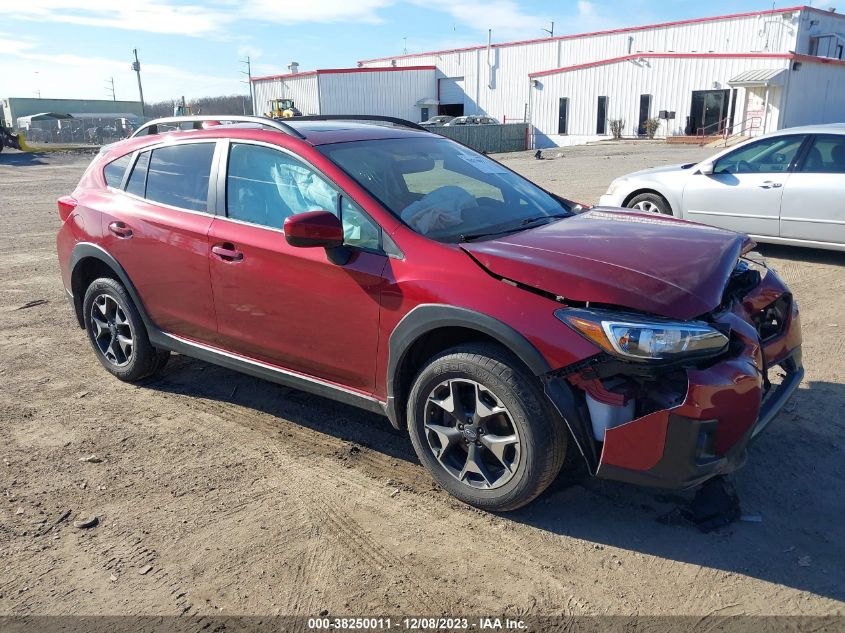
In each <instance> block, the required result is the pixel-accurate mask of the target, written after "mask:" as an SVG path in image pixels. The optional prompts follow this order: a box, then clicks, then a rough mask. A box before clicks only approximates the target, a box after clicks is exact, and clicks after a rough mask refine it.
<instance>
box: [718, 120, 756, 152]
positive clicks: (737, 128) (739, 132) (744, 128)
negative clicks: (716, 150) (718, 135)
mask: <svg viewBox="0 0 845 633" xmlns="http://www.w3.org/2000/svg"><path fill="white" fill-rule="evenodd" d="M754 129H757V130H762V129H763V118H762V117H759V116H752V117H748V118H747V119H745V120H744V121H742V122H740V123H739V124H738V125H733V126H731V128H730V129H729V130H728V129H726V130H725V134H724V142H725V144H724V147H727V146H728V145H729V144H730V141H731V139H735V138H739V137H740V136H750V135H749V134H746V133H747V132H751V131H752V130H754Z"/></svg>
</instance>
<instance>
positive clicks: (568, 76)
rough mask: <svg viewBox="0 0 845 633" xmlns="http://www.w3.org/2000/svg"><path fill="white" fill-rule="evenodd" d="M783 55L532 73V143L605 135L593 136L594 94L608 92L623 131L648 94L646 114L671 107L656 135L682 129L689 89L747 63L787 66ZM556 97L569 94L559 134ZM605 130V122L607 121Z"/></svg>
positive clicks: (717, 81)
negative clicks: (564, 122) (672, 116)
mask: <svg viewBox="0 0 845 633" xmlns="http://www.w3.org/2000/svg"><path fill="white" fill-rule="evenodd" d="M787 65H788V60H786V59H749V58H739V59H737V58H729V59H725V58H721V59H720V58H699V59H689V58H687V59H677V58H675V59H673V58H662V59H661V58H657V59H655V58H651V59H649V58H646V60H645V62H644V63H638V62H636V61H624V62H617V63H612V64H605V65H601V66H592V67H589V68H584V69H581V70H574V71H568V72H562V73H557V74H553V75H545V76H542V77H538V78H537V81H538V83H537V86H536V88H534V90H533V94H532V108H531V109H532V123H533V124H534V125H535V127H536V144H537V147H552V146H554V145H573V144H577V143H584V142H588V141H591V140H598V139H601V138H608V136H597V135H596V133H595V132H596V116H597V103H598V97H599V95H604V96H607V97H608V109H607V118H608V121H609V120H610V119H616V118H621V119H624V121H625V128H624V131H623V133H624V134H625V135H631V134H635V133H636V125H637V121H638V116H639V105H640V95H641V94H650V95H652V105H651V113H650V114H651V116H653V117H654V116H657V114H658V112H659V111H660V110H674V111H675V113H676V118H675V119H674V121H670V122H669V128H668V129H667V128H666V127H665V122H664V126H661V129H660V131H659V135H661V136H662V135H665V134H683V133H684V125H685V123H686V117H687V116H688V115H689V113H690V100H691V96H692V91H693V90H712V89H714V87H715V88H722V89H727V88H729V87H730V86H728V84H727V82H728V80H729V79H731V77H734V76H736V75H738V74H739V73H740V72H742V71H745V70H749V69H752V68H786V67H787ZM744 93H745V90H744V89H742V88H740V89H739V90H738V94H737V107H736V118H735V121H736V122H737V123H739V122H741V121H742V120H743V118H744V117H743V111H744V110H743V108H744V100H745V94H744ZM781 96H782V92H778V93H777V94H775V93H774V92H773V93H772V95H771V98H770V106H771V109H770V113H769V129H777V120H778V112H779V110H780V99H781ZM561 97H567V98H568V99H569V128H568V131H569V134H568V135H566V136H561V135H558V133H557V129H558V106H559V100H560V98H561ZM607 131H608V134H609V133H610V126H609V124H608V129H607Z"/></svg>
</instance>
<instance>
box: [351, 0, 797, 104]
mask: <svg viewBox="0 0 845 633" xmlns="http://www.w3.org/2000/svg"><path fill="white" fill-rule="evenodd" d="M800 18H801V12H798V11H795V12H787V13H782V12H778V13H773V14H768V15H760V16H758V15H755V16H748V17H738V18H731V19H724V20H715V21H703V22H695V23H691V24H676V25H668V26H663V27H651V28H646V29H639V30H626V31H621V32H614V33H605V34H596V35H585V36H576V37H569V38H566V39H563V38H561V39H548V40H537V41H533V42H529V43H524V44H508V45H498V46H495V45H494V46H493V47H492V52H491V58H492V61H493V64H494V66H493V71H492V88H490V87H489V86H490V85H491V77H490V73H489V72H488V66H487V49H486V47H480V48H476V49H472V50H465V51H454V52H440V53H436V52H435V53H432V54H428V55H408V56H404V57H396V58H394V59H395V62H396V65H397V66H411V65H418V64H433V65H436V66H437V68H438V70H439V71H440V73H442V75H441V76H446V77H464V90H465V92H466V100H465V102H464V113H465V114H489V115H491V116H494V117H497V118H499V119H502V118H503V117H507V118H508V119H511V118H520V119H521V118H522V116H523V112H524V108H525V104H526V103H527V101H528V86H529V82H528V77H527V76H528V73H530V72H537V71H541V70H550V69H553V68H561V67H564V66H574V65H577V64H583V63H589V62H594V61H599V60H602V59H609V58H613V57H620V56H623V55H627V54H629V46H630V53H632V54H636V53H640V52H643V53H646V52H649V51H653V52H676V53H680V52H685V53H689V52H698V53H701V52H756V51H763V50H766V49H767V50H768V52H783V53H785V52H789V51H792V50H795V42H796V40H797V37H798V31H799V24H800ZM629 38H632V39H630V40H629ZM390 63H391V59H381V60H372V61H365V62H363V65H364V66H367V67H375V66H387V65H388V64H390Z"/></svg>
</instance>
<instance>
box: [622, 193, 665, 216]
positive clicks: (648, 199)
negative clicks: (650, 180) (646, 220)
mask: <svg viewBox="0 0 845 633" xmlns="http://www.w3.org/2000/svg"><path fill="white" fill-rule="evenodd" d="M626 206H627V207H628V208H629V209H637V210H638V211H646V212H651V213H662V214H663V215H673V214H672V207H670V206H669V203H668V202H667V201H666V198H664V197H663V196H661V195H660V194H657V193H641V194H639V195H637V196H634V197H633V198H631V199H630V200H628V204H627V205H626Z"/></svg>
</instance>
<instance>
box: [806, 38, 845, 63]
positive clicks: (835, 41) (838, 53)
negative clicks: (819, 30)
mask: <svg viewBox="0 0 845 633" xmlns="http://www.w3.org/2000/svg"><path fill="white" fill-rule="evenodd" d="M810 55H814V56H816V57H830V58H831V59H842V41H841V40H840V39H839V38H838V37H837V36H835V35H819V36H817V37H811V38H810Z"/></svg>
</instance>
